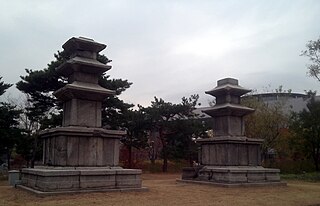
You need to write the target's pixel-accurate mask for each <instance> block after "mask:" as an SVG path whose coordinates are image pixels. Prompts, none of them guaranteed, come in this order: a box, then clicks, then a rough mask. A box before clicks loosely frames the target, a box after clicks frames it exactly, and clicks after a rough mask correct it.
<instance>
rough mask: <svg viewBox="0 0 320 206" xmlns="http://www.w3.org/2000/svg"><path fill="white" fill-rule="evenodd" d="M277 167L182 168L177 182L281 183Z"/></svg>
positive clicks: (222, 183)
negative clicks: (180, 177)
mask: <svg viewBox="0 0 320 206" xmlns="http://www.w3.org/2000/svg"><path fill="white" fill-rule="evenodd" d="M279 173H280V170H279V169H270V168H264V167H261V166H256V167H250V166H204V167H187V168H184V169H183V172H182V179H181V180H178V181H179V182H185V183H198V184H209V185H216V186H223V187H238V186H267V185H283V186H285V185H286V183H284V182H280V176H279Z"/></svg>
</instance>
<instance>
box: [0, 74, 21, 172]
mask: <svg viewBox="0 0 320 206" xmlns="http://www.w3.org/2000/svg"><path fill="white" fill-rule="evenodd" d="M1 78H2V77H0V80H1ZM10 86H11V85H10V84H5V83H4V82H0V93H1V94H4V92H5V90H6V89H7V88H9V87H10ZM20 113H21V111H20V110H18V109H16V107H15V106H13V105H11V104H9V103H4V102H0V154H4V153H5V154H6V155H7V161H9V160H10V155H11V152H12V150H13V148H14V147H15V146H16V144H17V141H18V140H19V139H20V138H21V137H22V136H23V135H22V130H21V129H19V128H18V125H19V122H18V118H19V115H20ZM8 167H9V168H8V169H10V165H8Z"/></svg>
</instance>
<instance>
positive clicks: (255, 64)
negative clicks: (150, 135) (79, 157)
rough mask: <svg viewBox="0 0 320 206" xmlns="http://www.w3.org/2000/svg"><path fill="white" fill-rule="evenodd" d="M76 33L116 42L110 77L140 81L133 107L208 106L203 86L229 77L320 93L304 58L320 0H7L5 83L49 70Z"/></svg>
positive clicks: (2, 31) (129, 94)
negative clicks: (193, 100) (195, 99)
mask: <svg viewBox="0 0 320 206" xmlns="http://www.w3.org/2000/svg"><path fill="white" fill-rule="evenodd" d="M73 36H76V37H79V36H84V37H89V38H92V39H94V40H95V41H98V42H100V43H104V44H106V45H107V46H108V47H107V48H106V49H105V50H104V51H102V53H103V54H105V55H106V56H107V57H108V58H110V59H112V63H111V65H112V66H113V68H112V70H110V71H108V74H110V75H111V77H112V78H122V79H128V80H129V81H131V82H133V85H132V86H131V88H130V89H128V90H127V91H126V92H125V93H124V94H123V95H121V96H120V98H122V99H123V100H125V101H126V102H130V103H134V104H142V105H144V106H146V105H149V104H150V101H152V100H153V97H154V96H157V97H161V98H163V99H164V100H166V101H171V102H175V103H178V102H180V99H181V97H183V96H190V95H191V94H195V93H197V94H200V100H201V102H202V104H203V106H206V105H207V103H208V101H210V100H211V99H212V98H211V97H210V96H208V95H205V94H204V91H206V90H210V89H212V88H214V87H215V86H216V82H217V80H219V79H221V78H225V77H233V78H237V79H239V82H240V85H242V86H244V87H247V88H250V89H256V90H258V91H260V92H264V91H270V90H272V89H275V88H277V87H278V86H279V85H283V87H284V88H285V89H292V90H293V92H302V93H303V92H304V90H309V89H312V90H318V91H319V92H320V83H319V82H317V81H316V80H315V79H313V78H310V77H307V75H306V64H308V59H307V58H306V57H301V56H299V54H300V53H301V51H302V50H303V49H305V44H306V43H307V42H308V41H309V40H316V39H317V38H318V37H319V36H320V1H318V0H287V1H282V0H259V1H258V0H254V1H246V0H241V1H238V0H234V1H231V0H230V1H227V0H224V1H221V0H216V1H215V0H208V1H205V0H203V1H196V0H193V1H192V0H180V1H174V0H167V1H151V0H145V1H142V0H141V1H139V0H136V1H133V0H132V1H129V0H128V1H121V0H101V1H94V0H92V1H82V0H77V1H73V0H68V1H59V0H56V1H52V0H29V1H25V0H21V1H19V0H10V1H9V0H0V71H1V73H0V76H3V79H2V80H4V81H5V82H8V83H16V82H17V81H19V80H20V78H19V76H20V75H25V74H26V73H25V71H24V69H25V68H29V69H34V70H37V69H43V68H45V67H46V65H47V63H49V62H50V61H52V60H53V59H54V58H53V54H54V53H55V52H57V51H58V50H62V48H61V46H62V44H63V43H64V42H66V41H67V40H68V39H69V38H71V37H73ZM8 95H10V96H14V97H16V96H18V95H19V94H18V92H17V91H16V90H14V89H13V88H12V89H10V90H9V92H8Z"/></svg>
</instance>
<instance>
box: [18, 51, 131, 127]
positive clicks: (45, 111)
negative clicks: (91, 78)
mask: <svg viewBox="0 0 320 206" xmlns="http://www.w3.org/2000/svg"><path fill="white" fill-rule="evenodd" d="M54 57H55V60H54V61H52V62H50V63H49V64H48V66H47V68H45V69H43V70H36V71H34V70H30V69H26V72H27V75H26V76H21V79H22V80H21V81H19V82H18V83H17V88H18V89H19V90H20V91H22V92H23V93H25V94H27V96H28V101H29V102H30V106H29V107H27V108H26V109H27V116H28V118H29V119H30V120H31V121H36V122H39V123H41V124H42V128H44V127H54V126H59V125H60V124H61V122H62V120H61V119H62V116H61V115H59V114H60V113H61V111H62V110H61V107H62V105H61V103H60V102H59V101H58V100H57V99H56V98H55V97H54V96H53V95H52V93H53V92H54V91H56V90H58V89H60V88H62V87H63V86H64V85H65V84H66V83H67V81H66V79H65V78H64V77H62V76H61V75H60V74H59V73H58V72H57V71H56V68H57V67H59V66H60V65H61V64H62V63H64V62H65V61H67V60H68V59H69V58H70V57H69V56H68V54H66V53H65V52H64V51H62V52H59V51H58V53H57V54H54ZM97 60H98V61H100V62H101V63H104V64H106V63H108V62H110V61H111V60H109V59H108V58H107V57H106V56H104V55H98V57H97ZM99 84H100V85H101V86H102V87H104V88H107V89H112V90H115V91H116V94H117V95H119V94H121V93H122V92H123V91H125V90H126V89H127V88H129V87H130V85H131V84H132V83H130V82H128V81H127V80H121V79H109V76H102V77H101V78H100V79H99ZM130 107H132V105H131V104H126V103H124V102H123V101H121V100H120V99H118V98H117V97H109V98H107V99H106V100H105V101H104V102H103V108H104V109H103V114H102V115H103V123H104V125H109V126H110V127H112V128H114V127H116V125H118V124H119V122H121V121H123V118H121V117H120V116H121V115H122V114H123V111H125V110H127V109H128V108H130ZM52 118H53V119H52Z"/></svg>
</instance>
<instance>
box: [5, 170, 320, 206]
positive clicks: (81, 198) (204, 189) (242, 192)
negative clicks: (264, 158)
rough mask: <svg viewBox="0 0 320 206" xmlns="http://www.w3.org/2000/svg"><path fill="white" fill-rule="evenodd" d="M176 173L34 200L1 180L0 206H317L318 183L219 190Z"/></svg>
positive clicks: (292, 182)
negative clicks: (137, 185) (126, 187)
mask: <svg viewBox="0 0 320 206" xmlns="http://www.w3.org/2000/svg"><path fill="white" fill-rule="evenodd" d="M176 178H179V174H144V175H143V186H145V187H148V188H149V191H148V192H122V193H121V192H109V193H86V194H75V195H59V196H48V197H36V196H35V195H33V194H30V193H28V192H26V191H22V190H20V189H15V188H12V187H10V186H7V183H6V182H4V181H0V206H13V205H28V206H31V205H32V206H33V205H43V206H56V205H66V206H67V205H68V206H69V205H77V206H78V205H86V206H87V205H98V206H99V205H114V206H118V205H126V206H136V205H148V206H153V205H154V206H157V205H169V206H171V205H183V206H186V205H199V206H200V205H201V206H205V205H223V206H225V205H236V206H242V205H281V206H285V205H299V206H300V205H308V206H311V205H312V206H315V205H319V206H320V183H309V182H297V181H288V186H287V187H254V188H221V187H214V186H205V185H193V184H182V183H176V181H175V180H176Z"/></svg>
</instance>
